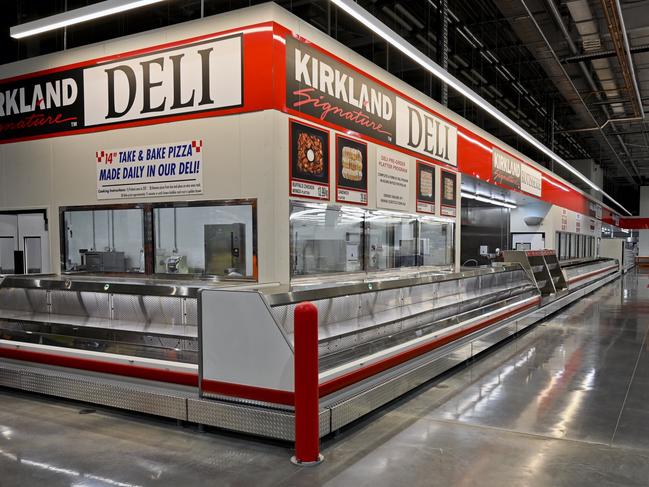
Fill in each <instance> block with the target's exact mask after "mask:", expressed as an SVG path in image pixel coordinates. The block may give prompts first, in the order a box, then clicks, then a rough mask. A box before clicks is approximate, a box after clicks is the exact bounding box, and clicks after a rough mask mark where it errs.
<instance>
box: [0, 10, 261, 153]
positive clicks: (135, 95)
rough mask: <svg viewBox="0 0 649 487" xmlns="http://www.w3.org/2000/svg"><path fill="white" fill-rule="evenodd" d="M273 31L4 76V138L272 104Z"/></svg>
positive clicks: (0, 137) (0, 138)
mask: <svg viewBox="0 0 649 487" xmlns="http://www.w3.org/2000/svg"><path fill="white" fill-rule="evenodd" d="M271 39H272V23H267V24H263V25H260V26H252V27H248V28H244V29H237V30H234V31H229V32H224V33H219V34H210V35H206V36H201V37H197V38H192V39H188V40H185V41H180V42H173V43H169V44H164V45H159V46H153V47H150V48H146V49H140V50H138V51H132V52H129V53H125V54H119V55H113V56H109V57H106V58H101V59H95V60H91V61H87V62H84V63H79V64H76V65H70V66H63V67H61V68H54V69H52V70H46V71H41V72H37V73H31V74H27V75H22V76H17V77H14V78H10V79H6V80H3V81H0V143H3V142H15V141H20V140H30V139H36V138H42V137H51V136H57V135H69V134H75V133H84V132H92V131H98V130H109V129H112V128H121V127H127V126H132V125H149V124H156V123H163V122H169V121H175V120H184V119H188V118H199V117H206V116H218V115H225V114H228V113H236V112H241V111H244V110H245V111H252V110H257V109H262V108H267V107H266V106H264V105H262V104H260V103H259V101H260V98H261V99H263V100H264V102H265V103H268V101H269V100H271V99H272V92H271V89H270V88H267V87H269V86H272V83H271V76H272V74H271V73H272V61H271V59H272V56H271V55H270V54H271V53H272V42H271ZM244 51H245V52H246V56H248V57H249V58H250V59H255V60H260V59H266V61H265V62H266V63H267V66H266V67H265V68H266V69H264V70H262V72H261V73H259V72H255V73H254V75H252V74H251V72H252V70H253V66H252V65H251V64H250V63H246V61H245V60H244ZM255 67H256V68H257V69H259V68H260V67H261V66H260V63H259V62H257V63H256V66H255ZM245 79H249V80H251V81H250V82H249V83H246V82H244V80H245ZM247 85H249V86H247ZM260 93H264V95H263V96H261V97H260V96H259V94H260ZM248 94H251V95H252V96H247V95H248ZM248 98H249V99H250V101H248ZM244 101H246V102H247V103H246V105H244Z"/></svg>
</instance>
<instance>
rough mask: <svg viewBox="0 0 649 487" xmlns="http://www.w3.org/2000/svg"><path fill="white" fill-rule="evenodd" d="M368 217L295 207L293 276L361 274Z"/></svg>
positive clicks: (347, 211) (319, 206) (331, 209)
mask: <svg viewBox="0 0 649 487" xmlns="http://www.w3.org/2000/svg"><path fill="white" fill-rule="evenodd" d="M364 214H365V212H364V210H362V209H356V208H347V207H344V208H338V207H335V206H327V205H322V204H302V203H291V216H290V223H291V224H290V231H291V242H292V244H291V274H292V275H294V276H303V275H313V274H323V273H332V272H357V271H361V270H362V268H363V264H362V262H363V256H362V251H363V245H362V243H363V222H364V219H365V217H364Z"/></svg>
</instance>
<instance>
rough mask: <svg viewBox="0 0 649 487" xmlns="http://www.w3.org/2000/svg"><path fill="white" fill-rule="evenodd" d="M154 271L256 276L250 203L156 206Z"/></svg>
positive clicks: (154, 218) (154, 213)
mask: <svg viewBox="0 0 649 487" xmlns="http://www.w3.org/2000/svg"><path fill="white" fill-rule="evenodd" d="M153 225H154V229H155V231H154V233H155V258H154V259H155V272H156V273H158V274H195V275H210V276H225V277H245V278H252V277H254V265H255V262H254V255H253V254H254V249H253V244H254V239H255V236H254V232H255V229H254V227H253V206H252V205H251V204H236V205H218V204H217V205H213V206H184V207H174V208H154V210H153Z"/></svg>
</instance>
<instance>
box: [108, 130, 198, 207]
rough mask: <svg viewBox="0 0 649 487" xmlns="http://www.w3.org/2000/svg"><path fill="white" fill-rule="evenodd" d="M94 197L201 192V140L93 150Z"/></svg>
mask: <svg viewBox="0 0 649 487" xmlns="http://www.w3.org/2000/svg"><path fill="white" fill-rule="evenodd" d="M95 160H96V161H95V162H96V166H97V199H100V200H108V199H122V198H147V197H159V196H177V195H191V194H201V193H202V192H203V141H202V140H200V139H199V140H190V141H185V142H175V143H168V144H158V145H147V146H140V147H127V148H124V149H101V150H98V151H97V152H96V153H95Z"/></svg>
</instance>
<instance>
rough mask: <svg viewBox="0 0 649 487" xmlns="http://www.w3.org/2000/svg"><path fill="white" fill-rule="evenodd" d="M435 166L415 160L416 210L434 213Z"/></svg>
mask: <svg viewBox="0 0 649 487" xmlns="http://www.w3.org/2000/svg"><path fill="white" fill-rule="evenodd" d="M435 188H436V182H435V166H432V165H430V164H426V163H425V162H423V161H417V211H419V212H421V213H430V214H434V213H435Z"/></svg>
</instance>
